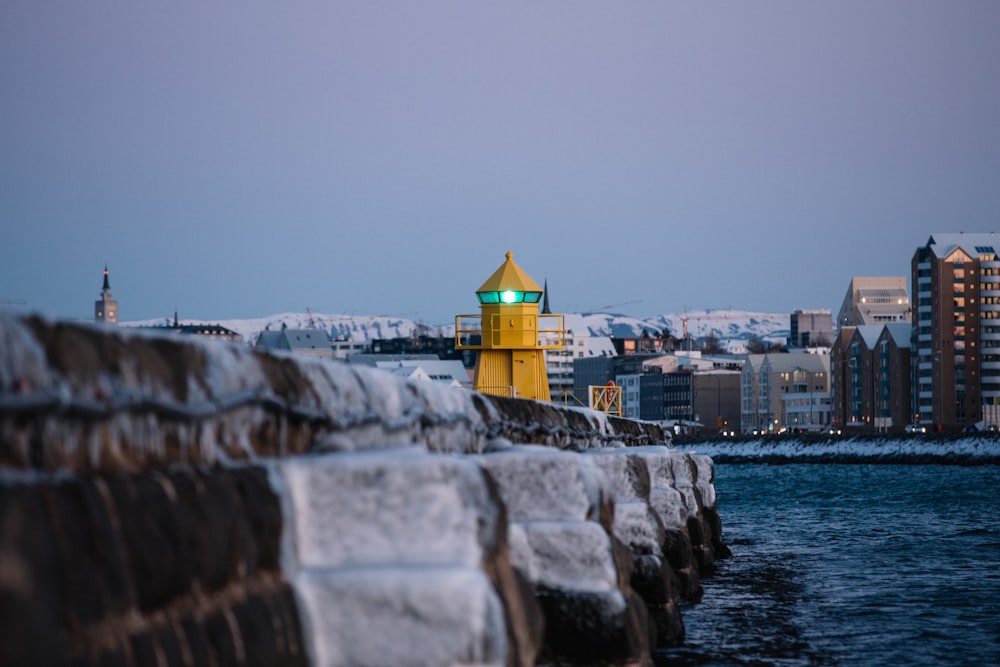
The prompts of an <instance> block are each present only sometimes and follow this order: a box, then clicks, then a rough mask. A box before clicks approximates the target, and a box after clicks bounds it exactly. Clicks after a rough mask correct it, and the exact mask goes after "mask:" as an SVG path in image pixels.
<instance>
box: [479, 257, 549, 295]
mask: <svg viewBox="0 0 1000 667" xmlns="http://www.w3.org/2000/svg"><path fill="white" fill-rule="evenodd" d="M501 290H515V291H523V292H541V291H542V288H541V287H540V286H539V285H538V283H536V282H535V281H534V280H532V279H531V277H530V276H529V275H528V274H527V273H525V272H524V269H522V268H521V267H520V266H518V265H517V264H515V263H514V253H512V252H508V253H507V260H506V261H505V262H504V263H503V264H501V265H500V268H498V269H497V270H496V271H494V272H493V275H491V276H490V277H489V278H487V279H486V282H485V283H483V284H482V286H480V288H479V289H477V290H476V291H477V292H499V291H501Z"/></svg>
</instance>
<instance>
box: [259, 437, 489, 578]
mask: <svg viewBox="0 0 1000 667" xmlns="http://www.w3.org/2000/svg"><path fill="white" fill-rule="evenodd" d="M278 467H279V470H280V473H281V476H282V478H283V483H284V485H285V486H286V487H287V490H288V499H289V502H290V505H291V507H290V509H291V515H292V517H293V519H292V524H291V526H290V527H291V530H292V534H291V538H292V540H293V544H292V548H293V550H294V554H295V558H296V561H297V563H298V566H299V567H307V568H314V567H346V566H355V565H383V564H386V565H400V564H414V565H462V566H470V567H471V566H478V565H479V564H480V563H481V562H482V561H483V558H484V555H485V553H486V552H487V550H489V549H490V548H492V545H493V542H494V535H495V533H496V530H497V522H498V521H499V520H500V516H499V511H498V508H497V506H496V504H495V502H494V501H493V499H492V498H491V497H490V494H489V492H488V490H487V487H486V482H485V480H484V478H483V476H482V472H481V471H480V470H479V468H478V466H476V464H475V462H473V461H472V460H470V459H463V458H461V457H456V456H449V455H435V454H428V453H427V452H425V451H423V450H417V449H415V448H410V449H399V450H381V451H367V452H354V453H340V454H328V455H320V456H310V457H296V458H289V459H286V460H284V461H282V462H281V463H280V464H279V466H278Z"/></svg>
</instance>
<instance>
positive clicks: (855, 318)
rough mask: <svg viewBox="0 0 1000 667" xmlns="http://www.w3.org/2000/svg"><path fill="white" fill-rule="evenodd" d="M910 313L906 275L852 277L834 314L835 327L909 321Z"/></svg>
mask: <svg viewBox="0 0 1000 667" xmlns="http://www.w3.org/2000/svg"><path fill="white" fill-rule="evenodd" d="M910 314H911V306H910V298H909V296H907V292H906V278H905V277H903V276H892V277H874V278H872V277H861V276H854V277H853V278H851V284H850V285H849V286H848V288H847V294H846V295H845V296H844V301H843V302H842V303H841V305H840V310H839V311H838V313H837V329H838V330H839V329H840V328H842V327H856V326H865V325H880V324H891V323H893V322H909V321H910Z"/></svg>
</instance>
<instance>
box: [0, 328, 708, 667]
mask: <svg viewBox="0 0 1000 667" xmlns="http://www.w3.org/2000/svg"><path fill="white" fill-rule="evenodd" d="M666 444H667V436H666V435H665V434H664V433H663V432H661V431H660V430H659V428H658V427H656V426H655V425H652V424H648V423H642V422H636V421H632V420H627V419H621V418H616V417H612V416H608V415H604V414H601V413H596V412H593V411H590V410H585V409H577V408H566V407H559V406H556V405H552V404H547V403H539V402H535V401H523V400H512V399H502V398H496V397H489V396H484V395H481V394H478V393H476V392H472V391H468V390H463V389H455V388H450V387H443V386H439V385H437V384H435V383H430V382H406V381H402V380H399V379H398V378H395V377H394V376H392V375H390V374H388V373H383V372H381V371H378V370H375V369H370V368H360V367H353V366H347V365H342V364H338V363H335V362H332V361H321V360H310V359H302V358H296V357H292V356H287V355H264V354H259V353H257V352H254V351H252V350H249V349H247V348H246V347H243V346H238V345H232V344H228V343H221V342H216V341H206V340H200V339H186V338H179V337H175V336H171V335H164V334H153V333H149V332H141V331H129V330H124V329H117V328H107V327H95V326H91V325H86V324H74V323H65V322H52V321H49V320H45V319H41V318H35V317H27V318H21V317H16V318H15V317H8V316H0V655H3V656H4V661H5V662H6V663H9V664H51V665H59V664H65V665H89V664H102V665H103V664H108V665H119V664H120V665H145V664H156V665H202V664H205V665H213V664H218V665H224V664H262V665H265V664H266V665H306V664H312V665H393V666H399V665H533V664H608V665H614V664H620V665H643V664H648V663H649V662H650V656H651V654H652V652H653V651H654V649H655V648H657V647H660V646H669V645H675V644H677V643H679V642H680V641H682V639H683V636H684V626H683V620H682V618H681V615H680V612H679V609H678V602H679V601H681V600H697V599H698V598H699V596H700V594H701V584H700V578H701V576H703V575H704V574H706V573H707V572H710V571H711V569H712V566H713V563H714V561H715V559H716V558H720V557H724V556H726V555H727V554H728V550H727V549H726V547H725V545H724V544H723V543H722V539H721V533H722V531H721V524H720V521H719V517H718V512H717V510H716V504H715V489H714V486H713V468H712V461H711V459H709V458H708V457H706V456H701V455H696V454H693V453H689V452H681V451H676V450H674V449H672V448H670V447H668V446H666Z"/></svg>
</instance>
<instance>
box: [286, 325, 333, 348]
mask: <svg viewBox="0 0 1000 667" xmlns="http://www.w3.org/2000/svg"><path fill="white" fill-rule="evenodd" d="M281 336H282V337H283V338H284V339H285V341H286V342H287V343H288V349H290V350H303V349H305V350H329V349H330V336H329V334H327V333H326V332H325V331H322V330H320V329H282V330H281Z"/></svg>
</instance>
